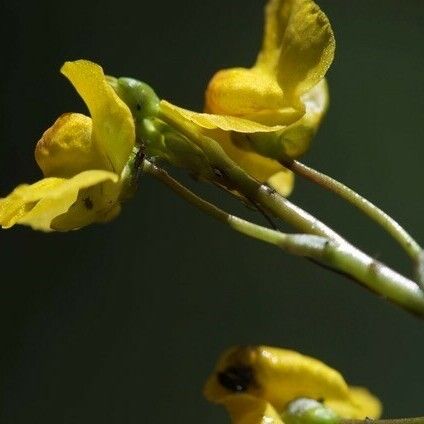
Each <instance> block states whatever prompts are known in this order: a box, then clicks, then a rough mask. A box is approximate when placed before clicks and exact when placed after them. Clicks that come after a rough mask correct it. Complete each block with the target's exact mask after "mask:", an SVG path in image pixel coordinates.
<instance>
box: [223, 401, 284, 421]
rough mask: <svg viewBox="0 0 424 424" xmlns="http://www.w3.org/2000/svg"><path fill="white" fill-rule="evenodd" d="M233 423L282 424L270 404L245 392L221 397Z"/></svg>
mask: <svg viewBox="0 0 424 424" xmlns="http://www.w3.org/2000/svg"><path fill="white" fill-rule="evenodd" d="M222 404H223V405H224V406H225V408H226V409H227V411H228V412H229V414H230V416H231V420H232V423H233V424H283V421H282V419H281V417H280V415H279V414H278V413H277V411H276V410H275V409H274V408H273V407H272V405H271V404H270V403H268V402H266V401H264V400H262V399H259V398H256V397H254V396H250V395H246V394H237V395H230V396H227V397H226V398H225V399H223V401H222Z"/></svg>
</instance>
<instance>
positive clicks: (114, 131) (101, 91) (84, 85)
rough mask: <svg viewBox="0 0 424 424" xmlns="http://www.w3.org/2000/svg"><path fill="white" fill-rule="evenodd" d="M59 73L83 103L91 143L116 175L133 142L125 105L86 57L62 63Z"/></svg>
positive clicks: (130, 123)
mask: <svg viewBox="0 0 424 424" xmlns="http://www.w3.org/2000/svg"><path fill="white" fill-rule="evenodd" d="M61 72H62V73H63V74H64V75H65V76H66V77H67V78H68V79H69V81H70V82H71V83H72V84H73V86H74V87H75V89H76V90H77V91H78V93H79V95H80V96H81V97H82V98H83V100H84V102H85V103H86V105H87V107H88V109H89V111H90V114H91V117H92V119H93V136H94V142H95V143H96V144H97V146H98V148H99V150H100V151H101V152H102V153H103V154H104V155H105V156H106V157H107V159H108V161H109V162H110V164H111V166H112V170H113V171H114V172H116V173H117V174H120V173H121V171H122V169H123V168H124V166H125V163H126V162H127V160H128V158H129V156H130V154H131V151H132V148H133V146H134V143H135V126H134V120H133V118H132V115H131V112H130V110H129V108H128V106H127V105H126V104H125V103H124V102H123V101H122V100H121V99H120V98H119V97H118V95H117V94H116V93H115V91H114V90H113V88H112V87H111V86H110V85H109V84H108V83H107V80H106V77H105V75H104V73H103V69H102V68H101V67H100V66H99V65H97V64H95V63H93V62H89V61H87V60H77V61H75V62H66V63H65V64H64V65H63V66H62V69H61Z"/></svg>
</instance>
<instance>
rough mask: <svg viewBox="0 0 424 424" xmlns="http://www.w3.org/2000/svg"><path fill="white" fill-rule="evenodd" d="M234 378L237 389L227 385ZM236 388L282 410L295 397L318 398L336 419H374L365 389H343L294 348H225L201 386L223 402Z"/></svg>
mask: <svg viewBox="0 0 424 424" xmlns="http://www.w3.org/2000/svg"><path fill="white" fill-rule="evenodd" d="M234 382H237V383H238V385H237V387H236V386H234V387H233V385H232V383H234ZM235 387H236V389H237V390H242V391H243V392H244V393H245V394H249V395H252V396H255V397H257V398H260V399H262V400H264V401H266V402H269V403H271V405H272V406H273V407H274V408H275V409H276V411H277V412H282V411H283V410H284V408H285V407H286V406H287V404H288V403H289V402H290V401H292V400H294V399H296V398H300V397H307V398H312V399H320V398H321V399H324V404H325V405H326V406H328V407H330V408H331V409H333V410H334V411H335V412H336V413H337V414H339V415H340V416H341V417H342V418H346V419H348V418H349V419H356V418H364V416H368V417H370V418H378V416H379V415H380V412H381V409H380V404H379V402H378V400H377V399H376V398H375V397H374V396H372V395H371V394H369V393H368V392H365V391H363V390H362V391H361V392H360V395H358V393H359V392H358V391H357V389H355V388H353V389H352V388H349V387H348V385H347V384H346V382H345V380H344V379H343V377H342V376H341V375H340V374H339V373H338V372H337V371H336V370H334V369H332V368H330V367H328V366H327V365H325V364H324V363H322V362H320V361H318V360H316V359H314V358H310V357H308V356H304V355H301V354H299V353H297V352H294V351H290V350H285V349H277V348H271V347H267V346H257V347H255V346H249V347H237V348H233V349H230V350H229V351H227V352H226V353H224V355H223V356H222V357H221V358H220V360H219V361H218V364H217V366H216V369H215V372H214V373H213V374H212V375H211V376H210V378H209V379H208V381H207V383H206V386H205V396H206V397H207V399H209V400H210V401H212V402H216V403H223V402H224V401H225V398H226V397H228V395H230V394H233V393H234V391H235Z"/></svg>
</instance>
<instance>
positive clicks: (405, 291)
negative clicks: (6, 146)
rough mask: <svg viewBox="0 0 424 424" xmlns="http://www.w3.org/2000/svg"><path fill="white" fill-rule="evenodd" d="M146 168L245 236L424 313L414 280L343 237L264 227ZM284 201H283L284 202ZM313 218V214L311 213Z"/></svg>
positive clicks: (269, 194)
mask: <svg viewBox="0 0 424 424" xmlns="http://www.w3.org/2000/svg"><path fill="white" fill-rule="evenodd" d="M143 171H144V172H146V173H148V174H150V175H152V176H153V177H155V178H157V179H158V180H160V181H161V182H162V183H165V184H166V185H167V186H168V187H169V188H171V189H172V190H173V191H174V192H175V193H177V194H178V195H179V196H181V197H182V198H184V199H185V200H186V201H188V202H190V203H191V204H193V205H194V206H196V207H197V208H199V209H200V210H202V211H203V212H206V213H207V214H208V215H210V216H212V217H214V218H216V219H218V220H219V221H221V222H224V223H226V224H227V225H229V226H230V227H231V228H232V229H234V230H236V231H238V232H240V233H242V234H244V235H246V236H249V237H253V238H256V239H258V240H261V241H264V242H266V243H269V244H273V245H275V246H277V247H279V248H280V249H282V250H284V251H286V252H288V253H291V254H294V255H298V256H304V257H307V258H311V259H313V260H315V261H317V262H319V263H321V264H323V265H325V266H326V267H329V268H332V269H334V270H337V271H340V272H343V273H344V274H347V275H349V276H351V277H352V278H353V279H355V280H356V281H359V282H360V283H362V284H364V285H365V286H367V287H368V288H370V289H371V290H373V291H376V292H377V293H379V294H381V295H383V296H384V297H386V298H387V299H389V300H391V301H393V302H394V303H396V304H398V305H400V306H402V307H404V308H405V309H407V310H409V311H410V312H413V313H415V314H417V315H419V316H421V317H424V293H423V292H422V291H421V290H420V288H419V287H418V286H417V285H416V284H415V283H414V282H413V281H410V280H408V279H407V278H405V277H403V276H402V275H400V274H398V273H397V272H395V271H393V270H391V269H390V268H388V267H387V266H386V265H384V264H382V263H380V262H378V261H375V260H374V259H372V258H370V257H369V256H368V255H366V254H365V253H363V252H361V251H360V250H359V249H357V248H355V247H354V246H352V245H350V244H349V243H347V242H346V241H344V240H343V239H342V238H340V240H332V239H329V238H326V237H322V236H319V235H314V234H285V233H281V232H279V231H275V230H272V229H269V228H265V227H262V226H260V225H257V224H254V223H252V222H249V221H246V220H244V219H241V218H239V217H236V216H234V215H231V214H228V213H227V212H225V211H223V210H222V209H220V208H218V207H217V206H215V205H213V204H211V203H209V202H207V201H206V200H204V199H201V198H200V197H199V196H197V195H196V194H195V193H193V192H192V191H190V190H189V189H187V188H186V187H184V186H183V185H182V184H180V183H179V182H178V181H176V180H174V179H173V178H172V177H171V176H169V175H168V174H167V173H166V172H165V171H164V170H162V169H160V168H158V167H157V166H155V165H153V164H151V163H150V162H148V161H147V160H145V161H144V162H143ZM259 193H262V194H261V196H259V199H260V200H261V201H262V200H264V201H263V202H262V203H261V204H264V205H265V206H268V205H271V206H272V207H274V208H276V209H275V211H276V212H278V205H279V203H278V202H275V200H273V199H275V198H276V194H275V192H273V191H270V190H263V189H262V190H260V191H259ZM280 203H281V202H280ZM282 203H283V204H284V202H282ZM311 219H313V218H312V217H311Z"/></svg>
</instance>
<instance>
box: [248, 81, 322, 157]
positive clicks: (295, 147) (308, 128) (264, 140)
mask: <svg viewBox="0 0 424 424" xmlns="http://www.w3.org/2000/svg"><path fill="white" fill-rule="evenodd" d="M301 99H302V102H303V104H304V106H305V113H304V115H303V116H302V117H301V118H300V119H298V120H297V121H295V122H293V123H292V124H291V125H288V126H287V127H285V128H284V129H283V130H281V131H277V132H274V133H270V134H267V133H257V134H252V135H251V136H249V144H250V147H251V148H252V149H254V150H255V151H256V152H258V153H259V154H261V155H263V156H267V157H269V158H273V159H276V160H282V159H285V158H292V159H295V158H298V157H299V156H301V155H303V154H304V153H305V152H306V151H307V150H308V149H309V146H310V143H311V141H312V139H313V137H314V135H315V133H316V132H317V130H318V127H319V125H320V123H321V120H322V118H323V117H324V114H325V112H326V110H327V107H328V87H327V82H326V80H325V79H323V80H321V82H319V83H318V84H317V85H316V86H315V87H313V88H312V89H311V90H309V91H308V92H306V93H305V94H304V95H303V96H302V97H301Z"/></svg>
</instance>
